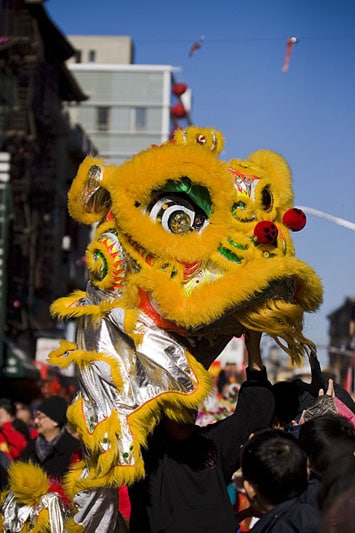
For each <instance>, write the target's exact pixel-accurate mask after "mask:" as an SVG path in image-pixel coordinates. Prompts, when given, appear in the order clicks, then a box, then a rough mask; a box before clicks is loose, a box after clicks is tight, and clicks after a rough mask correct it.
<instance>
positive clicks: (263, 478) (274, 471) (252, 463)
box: [241, 429, 320, 533]
mask: <svg viewBox="0 0 355 533" xmlns="http://www.w3.org/2000/svg"><path fill="white" fill-rule="evenodd" d="M241 472H242V478H243V487H244V490H245V492H246V494H247V497H248V499H249V501H250V504H251V506H252V508H253V509H254V510H255V513H254V516H260V518H259V520H258V521H257V522H256V524H255V525H254V527H253V528H252V529H251V531H252V532H253V533H261V532H263V533H266V532H273V533H279V532H280V533H281V532H282V533H285V532H291V531H299V532H302V533H303V532H306V531H307V533H313V532H314V533H318V532H319V524H320V513H319V509H318V507H317V505H316V504H315V501H314V498H313V490H314V489H313V487H310V486H309V484H308V471H307V456H306V453H305V452H304V450H303V449H302V447H301V446H300V444H299V442H298V441H297V439H296V438H295V437H294V436H293V435H291V434H289V433H286V432H285V431H283V430H279V429H265V430H262V431H259V432H257V433H255V434H254V435H253V436H252V437H251V438H250V439H249V440H248V442H247V443H246V444H245V446H244V447H243V448H242V451H241ZM309 491H311V493H312V496H311V497H310V496H309Z"/></svg>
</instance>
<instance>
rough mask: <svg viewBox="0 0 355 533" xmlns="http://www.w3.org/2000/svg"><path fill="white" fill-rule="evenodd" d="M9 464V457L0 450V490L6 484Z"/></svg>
mask: <svg viewBox="0 0 355 533" xmlns="http://www.w3.org/2000/svg"><path fill="white" fill-rule="evenodd" d="M9 466H10V459H9V458H8V456H7V455H6V454H5V453H4V452H0V491H1V492H2V491H3V490H4V489H5V488H6V487H7V484H8V480H9V476H8V468H9Z"/></svg>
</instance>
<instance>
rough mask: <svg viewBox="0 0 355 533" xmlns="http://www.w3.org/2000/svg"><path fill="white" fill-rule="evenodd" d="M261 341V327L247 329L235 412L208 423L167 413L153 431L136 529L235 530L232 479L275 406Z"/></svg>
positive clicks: (133, 494) (135, 497) (134, 495)
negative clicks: (244, 448)
mask: <svg viewBox="0 0 355 533" xmlns="http://www.w3.org/2000/svg"><path fill="white" fill-rule="evenodd" d="M259 343H260V334H259V333H255V334H254V333H252V332H250V334H248V335H247V339H246V344H247V349H248V359H249V366H248V368H247V381H246V382H244V383H243V384H242V386H241V389H240V392H239V399H238V405H237V408H236V409H235V411H234V413H233V414H232V415H230V416H229V417H227V418H225V419H224V420H221V421H219V422H216V423H214V424H210V425H207V426H204V427H200V426H197V425H196V424H194V423H193V421H192V422H191V423H190V424H186V423H177V422H175V421H174V420H170V419H165V420H164V421H163V422H162V423H161V424H160V425H159V426H158V428H157V429H156V430H155V431H154V432H153V435H152V436H151V437H150V438H149V440H148V443H147V448H146V449H144V450H143V456H144V461H145V471H146V477H145V478H144V479H143V480H141V481H138V482H136V483H134V484H133V486H132V487H130V488H129V494H130V500H131V515H130V532H131V533H137V532H139V533H142V532H144V533H158V532H161V531H164V532H165V533H172V532H177V531H178V532H183V533H198V532H201V533H202V532H203V533H209V532H211V533H216V532H217V531H218V532H219V533H234V532H235V529H236V522H235V518H234V514H233V510H232V505H231V502H230V498H229V495H228V491H227V485H228V483H229V482H230V480H231V477H232V474H233V472H234V471H235V470H237V468H238V467H239V453H238V450H239V448H240V446H241V445H242V444H243V443H244V442H245V441H246V440H247V438H248V436H249V434H250V433H251V432H252V431H257V430H258V429H261V428H264V427H267V426H268V425H269V424H270V422H271V417H272V414H273V411H274V400H273V395H272V392H271V385H270V384H269V382H268V381H267V378H266V371H265V367H263V365H262V362H261V358H260V345H259Z"/></svg>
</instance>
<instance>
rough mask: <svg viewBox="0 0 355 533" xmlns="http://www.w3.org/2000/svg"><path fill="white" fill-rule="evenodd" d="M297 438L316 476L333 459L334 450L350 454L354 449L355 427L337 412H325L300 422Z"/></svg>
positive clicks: (320, 473)
mask: <svg viewBox="0 0 355 533" xmlns="http://www.w3.org/2000/svg"><path fill="white" fill-rule="evenodd" d="M298 438H299V441H300V444H301V446H302V447H303V449H304V450H305V452H306V454H307V457H308V461H309V466H310V468H311V469H312V471H313V472H315V473H316V474H318V476H321V475H322V473H323V472H324V471H325V470H326V468H327V467H328V466H329V464H331V463H332V462H333V461H334V451H341V450H343V449H344V450H345V451H346V450H347V451H348V453H349V455H352V452H353V451H354V450H355V428H354V426H353V425H352V424H351V422H349V421H348V420H347V419H346V418H344V417H342V416H340V415H338V414H333V413H325V414H322V415H319V416H315V417H314V418H311V419H310V420H307V421H306V422H304V423H303V424H301V426H300V431H299V437H298Z"/></svg>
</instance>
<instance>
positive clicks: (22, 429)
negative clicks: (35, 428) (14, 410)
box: [12, 418, 31, 442]
mask: <svg viewBox="0 0 355 533" xmlns="http://www.w3.org/2000/svg"><path fill="white" fill-rule="evenodd" d="M12 427H13V428H14V429H15V430H16V431H18V432H19V433H22V435H23V436H24V437H25V439H26V440H27V442H28V441H29V440H30V438H31V436H30V430H29V429H28V427H27V424H25V422H23V421H22V420H20V419H19V418H15V419H14V420H13V422H12Z"/></svg>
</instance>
